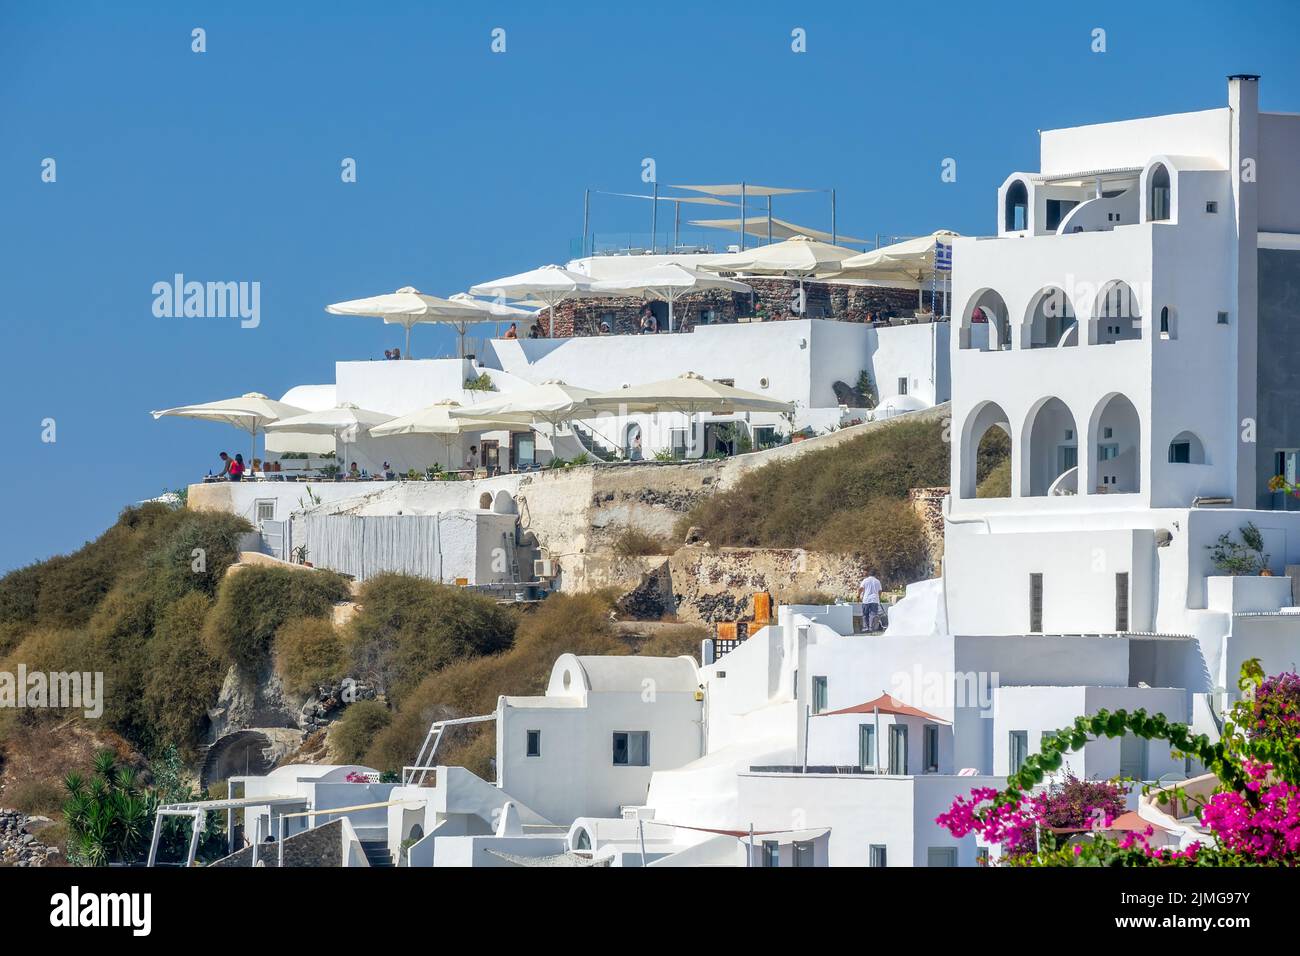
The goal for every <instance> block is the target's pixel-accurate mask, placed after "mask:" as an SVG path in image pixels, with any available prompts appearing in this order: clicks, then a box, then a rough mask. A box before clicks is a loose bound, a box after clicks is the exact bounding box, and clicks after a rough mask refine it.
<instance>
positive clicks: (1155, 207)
mask: <svg viewBox="0 0 1300 956" xmlns="http://www.w3.org/2000/svg"><path fill="white" fill-rule="evenodd" d="M1172 199H1173V190H1172V188H1171V186H1170V182H1169V170H1168V169H1166V168H1165V164H1164V163H1156V164H1155V165H1154V166H1152V167H1151V175H1150V177H1149V178H1148V179H1147V222H1163V221H1165V220H1167V219H1168V218H1169V216H1170V212H1171V210H1172V208H1173V202H1172Z"/></svg>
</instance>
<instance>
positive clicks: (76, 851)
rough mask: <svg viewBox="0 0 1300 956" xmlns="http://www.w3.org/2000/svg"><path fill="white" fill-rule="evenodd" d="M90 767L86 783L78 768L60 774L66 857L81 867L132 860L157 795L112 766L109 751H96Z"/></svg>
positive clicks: (121, 768)
mask: <svg viewBox="0 0 1300 956" xmlns="http://www.w3.org/2000/svg"><path fill="white" fill-rule="evenodd" d="M93 767H94V772H95V775H94V776H93V777H92V778H91V779H90V780H89V782H87V781H86V780H85V779H84V778H83V777H82V776H81V775H80V774H78V773H69V774H68V775H67V776H66V777H64V778H63V786H64V789H65V790H67V792H68V799H67V801H66V802H65V803H64V805H63V818H64V820H65V821H66V822H67V824H68V830H69V832H70V833H71V836H70V837H69V839H68V851H69V856H70V857H71V858H72V860H73V862H76V863H80V864H82V865H84V866H107V865H108V864H110V863H130V862H133V861H135V860H136V859H137V858H138V856H139V854H140V851H141V849H142V848H143V846H144V841H145V838H146V834H147V833H148V832H149V828H150V826H151V825H152V819H153V815H154V811H155V809H156V807H157V798H156V797H154V796H153V795H152V794H151V793H148V792H146V791H144V790H142V788H141V787H140V783H139V779H138V777H137V775H136V772H135V771H134V770H133V769H131V768H130V767H125V766H118V765H117V756H116V755H115V754H114V753H113V751H111V750H101V751H99V752H97V753H96V754H95V758H94V762H93Z"/></svg>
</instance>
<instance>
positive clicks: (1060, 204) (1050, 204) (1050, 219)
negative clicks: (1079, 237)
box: [1046, 199, 1078, 232]
mask: <svg viewBox="0 0 1300 956" xmlns="http://www.w3.org/2000/svg"><path fill="white" fill-rule="evenodd" d="M1076 205H1078V203H1076V202H1075V201H1074V200H1073V199H1049V200H1047V223H1046V225H1047V231H1048V232H1055V231H1056V230H1057V229H1058V228H1060V225H1061V223H1062V222H1063V221H1064V220H1065V217H1066V214H1067V213H1069V211H1070V210H1071V209H1073V208H1074V207H1075V206H1076Z"/></svg>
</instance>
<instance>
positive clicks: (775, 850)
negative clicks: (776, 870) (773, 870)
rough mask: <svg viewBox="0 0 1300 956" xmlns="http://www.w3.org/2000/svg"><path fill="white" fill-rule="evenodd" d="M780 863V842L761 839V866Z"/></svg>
mask: <svg viewBox="0 0 1300 956" xmlns="http://www.w3.org/2000/svg"><path fill="white" fill-rule="evenodd" d="M780 865H781V844H780V843H777V842H776V841H775V840H764V841H763V866H766V867H780Z"/></svg>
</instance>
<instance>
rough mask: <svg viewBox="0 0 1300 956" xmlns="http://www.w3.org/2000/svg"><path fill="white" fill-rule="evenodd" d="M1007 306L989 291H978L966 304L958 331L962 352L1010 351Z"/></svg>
mask: <svg viewBox="0 0 1300 956" xmlns="http://www.w3.org/2000/svg"><path fill="white" fill-rule="evenodd" d="M1007 316H1008V313H1007V304H1006V302H1005V301H1003V299H1002V296H1001V295H999V294H998V293H997V292H996V291H994V290H993V289H981V290H980V291H979V292H976V293H975V295H973V296H972V297H971V299H970V301H969V302H968V303H967V304H966V308H965V310H963V312H962V319H961V328H960V330H959V335H960V343H959V344H960V346H961V348H963V349H978V350H979V351H981V352H998V351H1002V350H1005V349H1009V348H1011V323H1010V321H1009V319H1008V317H1007Z"/></svg>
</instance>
